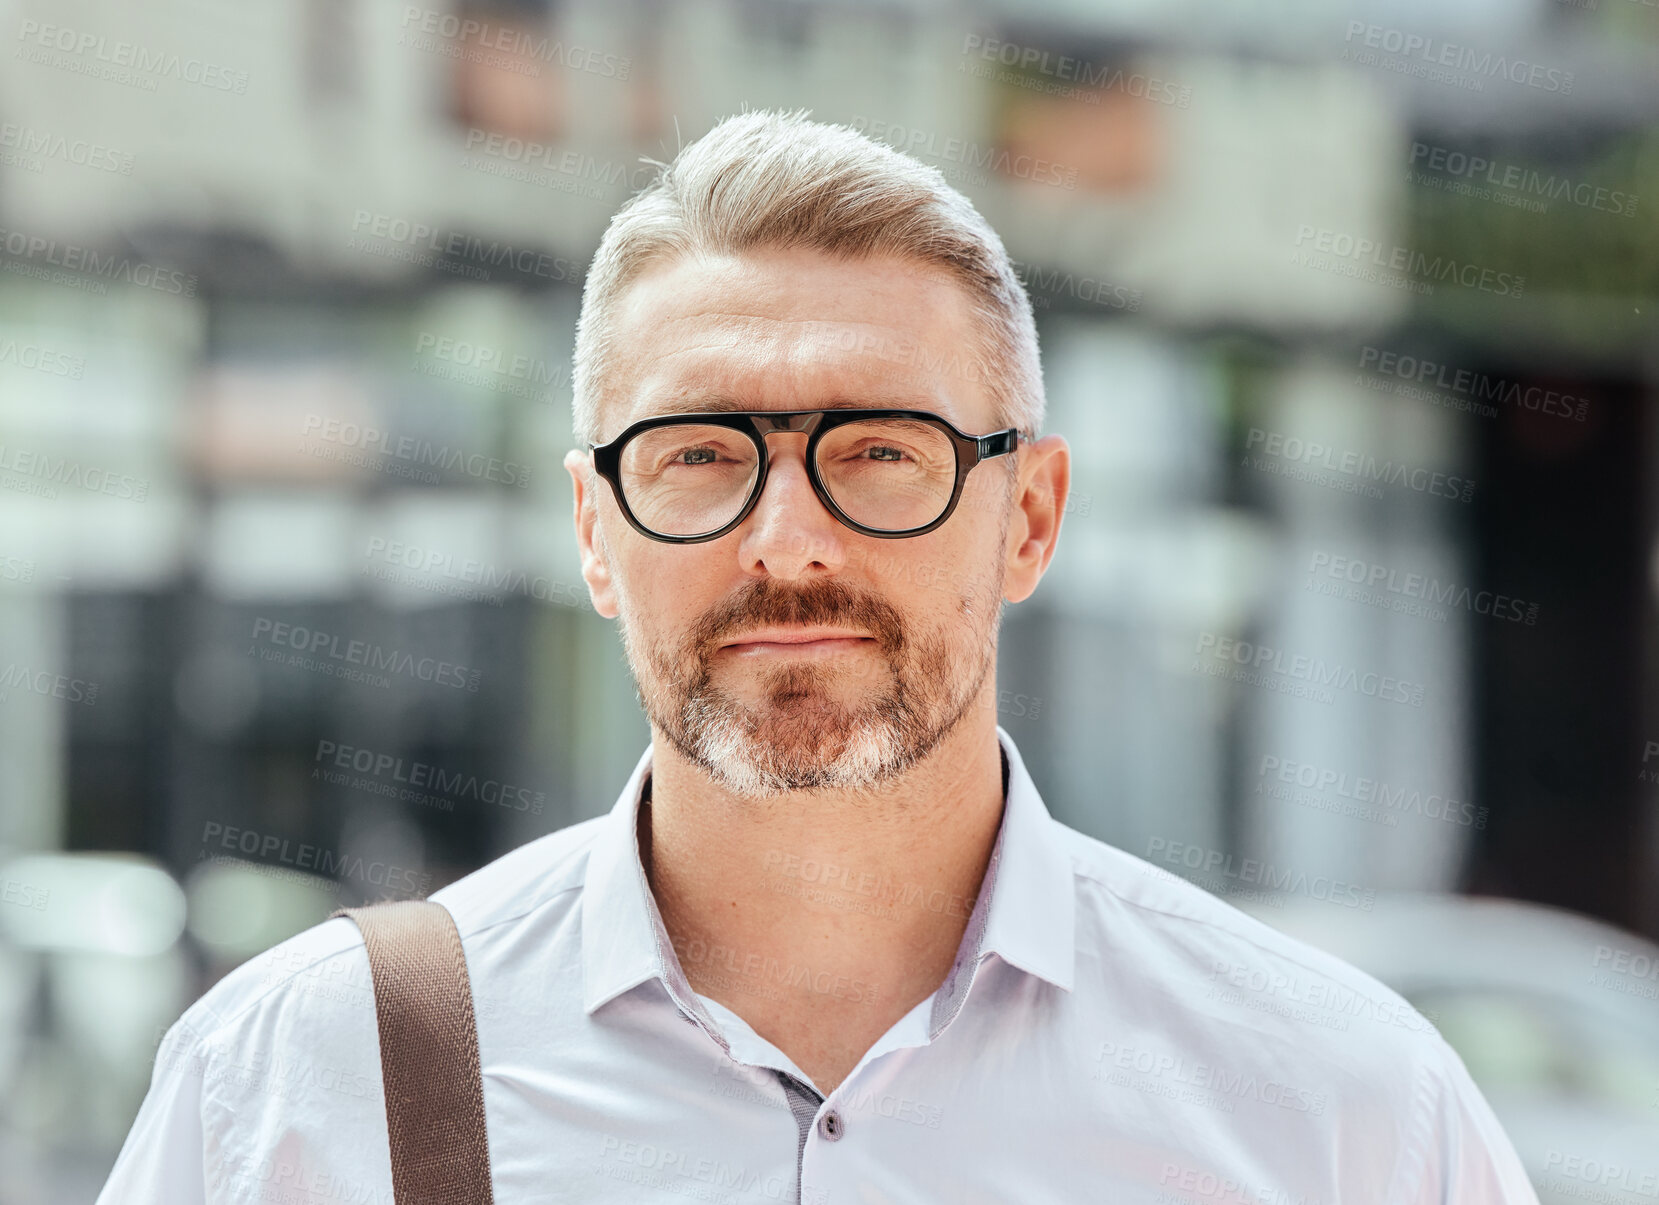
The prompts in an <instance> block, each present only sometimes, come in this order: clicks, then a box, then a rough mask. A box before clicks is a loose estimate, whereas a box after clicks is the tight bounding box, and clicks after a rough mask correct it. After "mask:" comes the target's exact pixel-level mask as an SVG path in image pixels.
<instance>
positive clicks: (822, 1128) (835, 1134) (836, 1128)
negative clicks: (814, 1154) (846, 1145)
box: [818, 1109, 847, 1142]
mask: <svg viewBox="0 0 1659 1205" xmlns="http://www.w3.org/2000/svg"><path fill="white" fill-rule="evenodd" d="M818 1132H819V1133H820V1134H822V1135H823V1136H824V1137H825V1138H827V1139H828V1140H829V1141H831V1142H839V1141H841V1135H842V1134H845V1133H846V1132H847V1123H846V1122H844V1121H842V1120H841V1114H839V1113H837V1112H836V1111H835V1110H834V1109H831V1110H830V1111H829V1112H828V1113H825V1114H824V1115H823V1116H822V1117H820V1118H819V1119H818Z"/></svg>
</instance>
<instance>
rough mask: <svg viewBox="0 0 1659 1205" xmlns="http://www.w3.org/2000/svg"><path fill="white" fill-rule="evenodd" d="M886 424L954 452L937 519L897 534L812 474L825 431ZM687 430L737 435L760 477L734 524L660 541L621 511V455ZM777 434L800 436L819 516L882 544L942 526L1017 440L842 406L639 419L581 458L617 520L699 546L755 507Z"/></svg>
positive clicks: (915, 414)
mask: <svg viewBox="0 0 1659 1205" xmlns="http://www.w3.org/2000/svg"><path fill="white" fill-rule="evenodd" d="M888 418H896V419H909V420H914V421H917V422H922V423H926V424H928V425H929V426H932V427H935V428H938V429H939V430H942V431H944V433H945V434H946V435H948V436H949V437H950V440H951V444H952V446H953V447H954V449H955V452H956V479H955V481H954V482H953V483H952V484H951V492H950V501H949V502H947V503H946V504H945V509H944V510H943V511H941V512H940V514H939V517H938V518H936V519H934V520H933V521H932V522H931V523H926V524H923V525H922V526H921V527H908V528H905V529H903V530H899V531H893V530H888V529H886V528H878V527H866V526H865V525H864V524H862V523H859V522H858V521H857V520H855V519H853V517H852V516H851V515H849V514H847V512H846V511H844V510H842V509H841V507H840V506H838V505H836V502H835V499H834V498H833V497H832V496H831V495H830V492H829V489H828V487H826V486H825V485H824V482H823V479H822V478H821V477H820V476H819V475H818V456H817V453H818V443H819V441H820V440H821V439H823V437H824V435H825V434H826V433H827V432H829V431H833V430H834V429H835V428H837V427H842V426H845V425H847V424H848V423H854V422H863V421H865V420H867V419H888ZM691 424H698V425H703V426H714V427H725V428H727V429H728V430H732V431H739V432H742V433H743V434H745V435H747V436H748V437H749V440H750V442H751V443H753V444H754V445H755V448H756V450H757V451H758V453H759V455H760V472H759V473H757V474H756V475H755V483H754V485H753V486H752V487H750V491H749V498H748V501H746V502H745V503H744V504H743V507H742V509H741V510H739V511H738V512H737V517H736V518H734V519H733V520H732V521H731V522H729V523H727V524H726V525H725V526H724V527H721V528H718V529H717V530H715V531H711V532H706V533H704V534H702V535H695V536H670V535H664V534H663V533H661V532H658V531H652V530H651V529H650V528H649V527H647V526H645V524H644V523H642V522H640V521H639V519H638V518H636V517H635V515H634V512H633V509H632V508H631V507H630V506H629V505H628V497H627V493H626V491H625V490H624V489H623V488H622V472H621V465H622V449H623V446H624V445H626V444H627V442H628V441H629V440H631V439H633V438H634V436H636V435H639V434H641V433H642V432H645V431H650V430H654V429H655V428H657V427H667V426H677V425H691ZM779 431H783V432H795V433H801V434H804V435H805V436H806V437H807V440H806V455H805V463H806V474H807V480H808V481H810V482H811V483H812V492H813V493H815V494H817V495H818V501H820V502H822V503H823V504H824V509H825V510H827V511H829V513H830V514H832V515H834V516H835V518H836V519H837V520H839V521H840V522H841V524H842V525H843V526H846V527H849V528H851V529H852V530H853V531H856V532H858V533H859V534H860V535H866V536H874V537H876V538H877V539H882V540H903V539H909V538H910V537H912V536H921V535H926V534H927V533H928V532H930V531H932V530H934V529H935V528H937V527H938V526H939V525H940V524H942V523H944V521H945V520H946V519H948V518H950V517H951V514H952V513H953V512H954V511H955V510H956V504H957V503H958V502H960V501H961V500H962V487H963V485H964V484H966V482H967V480H968V474H969V473H971V472H972V471H973V470H974V468H975V467H976V466H977V465H979V464H980V463H981V462H982V461H986V460H989V459H991V458H992V457H995V456H1004V455H1007V454H1008V453H1010V452H1013V451H1015V450H1016V449H1017V448H1018V447H1019V441H1020V440H1021V439H1022V438H1023V436H1021V435H1020V431H1019V428H1018V427H1007V428H1004V429H1003V430H1001V431H993V432H991V433H990V434H989V435H969V434H967V433H966V432H965V431H962V430H961V429H959V428H958V427H957V426H956V424H955V423H953V422H951V421H950V420H949V419H948V418H945V417H944V416H943V415H939V414H934V413H933V412H932V411H929V410H894V409H890V408H887V407H874V408H867V409H855V408H852V407H846V406H835V407H831V408H828V409H821V410H716V411H709V412H697V413H688V414H659V415H656V416H655V417H652V418H643V419H641V420H640V421H639V422H637V423H633V424H631V425H630V426H628V427H627V428H625V429H624V430H623V432H622V433H621V434H620V435H618V436H617V437H616V438H615V439H613V440H610V441H609V442H608V443H602V444H589V445H588V454H589V455H590V456H592V458H593V467H594V471H595V472H597V473H598V474H599V475H600V476H601V477H603V478H604V479H605V480H606V481H607V482H609V483H610V487H611V496H612V497H613V498H615V499H616V504H617V506H618V507H619V508H620V509H621V511H622V517H623V518H624V519H626V520H627V521H628V525H629V526H630V527H632V528H633V529H634V530H635V531H637V532H639V533H640V535H642V536H645V537H647V538H648V539H652V540H658V541H660V542H662V543H664V544H702V543H705V542H707V541H709V540H718V539H719V538H720V537H721V536H723V535H727V534H729V533H730V532H732V531H733V530H735V529H736V528H737V527H738V525H739V524H741V523H742V522H743V520H745V519H747V518H748V517H749V515H750V514H751V513H753V511H754V509H755V507H756V506H757V505H759V503H760V496H761V494H762V492H763V491H764V490H765V489H766V477H767V473H768V472H769V470H770V469H771V463H772V458H771V449H770V447H769V446H768V445H767V443H766V437H767V436H768V435H771V434H773V433H775V432H779Z"/></svg>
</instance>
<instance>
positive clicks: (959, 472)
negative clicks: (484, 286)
mask: <svg viewBox="0 0 1659 1205" xmlns="http://www.w3.org/2000/svg"><path fill="white" fill-rule="evenodd" d="M774 431H796V432H801V433H803V434H804V435H806V437H807V441H806V470H807V479H808V480H809V481H811V482H812V490H813V492H814V493H815V494H817V495H818V500H819V501H820V502H822V503H823V504H824V507H825V509H826V510H828V511H829V512H830V514H832V515H834V516H835V517H836V518H837V519H839V520H840V521H841V522H842V523H845V524H846V525H847V526H848V527H850V528H852V529H853V530H854V531H856V532H861V533H862V534H864V535H867V536H879V537H881V538H883V539H902V538H903V537H905V536H919V535H922V534H924V533H925V532H929V531H932V530H933V529H934V528H935V527H938V526H939V525H940V524H941V523H943V522H944V521H945V520H946V519H948V518H950V516H951V512H952V511H954V510H955V509H956V503H957V501H958V500H959V499H960V498H961V497H962V485H963V483H964V482H965V481H966V480H967V479H968V473H969V472H971V471H972V469H973V467H974V466H975V465H976V464H978V463H979V462H980V461H982V460H988V459H990V458H991V457H993V456H1003V455H1006V454H1007V453H1009V452H1012V451H1013V450H1014V449H1015V447H1016V446H1018V442H1019V429H1018V428H1017V427H1009V428H1008V429H1007V430H1004V431H997V432H994V433H992V434H990V435H967V434H965V433H963V432H962V431H959V430H957V429H956V427H955V426H953V425H952V424H951V423H950V422H949V421H948V420H946V419H943V418H941V417H939V416H938V415H937V414H931V413H929V412H928V411H925V410H888V409H873V410H852V409H842V408H839V407H838V408H836V409H831V410H738V411H722V412H718V413H712V414H665V415H662V416H661V417H658V418H647V419H642V420H641V421H639V422H637V423H634V424H633V425H632V426H630V427H629V428H628V429H627V430H625V431H623V432H622V434H621V435H619V436H617V437H616V438H615V439H613V440H611V441H610V442H609V443H604V444H589V445H588V450H589V451H590V452H591V453H592V454H593V467H594V469H595V471H597V472H598V473H599V475H600V476H601V477H603V478H604V479H605V480H606V481H608V482H610V483H611V492H612V493H613V494H615V496H616V500H617V504H618V505H619V506H620V507H621V508H622V515H623V517H624V518H626V519H627V520H628V522H629V523H630V524H631V525H632V526H633V528H634V530H635V531H637V532H639V533H640V534H641V535H645V536H649V537H651V538H652V539H653V540H662V541H664V542H666V543H670V544H699V543H702V542H703V541H704V540H714V539H718V538H719V537H721V536H723V535H725V534H726V533H727V532H729V531H731V530H732V529H733V528H734V527H736V526H737V525H738V524H739V523H741V522H743V520H744V519H746V518H748V516H749V512H750V511H752V510H754V509H755V504H756V503H757V502H759V501H760V494H761V491H762V490H763V489H765V488H766V472H767V469H768V467H769V465H770V458H769V455H768V452H767V447H766V436H767V435H768V434H770V433H772V432H774Z"/></svg>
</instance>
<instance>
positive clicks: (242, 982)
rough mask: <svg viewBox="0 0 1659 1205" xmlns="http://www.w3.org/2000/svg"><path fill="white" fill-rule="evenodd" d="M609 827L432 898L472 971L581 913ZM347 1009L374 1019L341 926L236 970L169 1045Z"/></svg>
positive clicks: (497, 865)
mask: <svg viewBox="0 0 1659 1205" xmlns="http://www.w3.org/2000/svg"><path fill="white" fill-rule="evenodd" d="M603 820H604V817H603V816H600V817H595V818H594V819H591V820H584V821H581V822H580V823H577V824H574V825H571V826H569V827H567V828H563V829H559V830H558V831H556V832H552V833H548V834H547V835H545V836H543V837H538V838H537V839H535V840H534V841H530V842H527V843H526V844H524V845H521V846H519V847H518V848H517V849H514V850H512V851H510V852H508V853H506V854H503V855H502V856H501V857H499V858H496V859H495V860H494V861H492V862H489V863H486V864H485V865H484V866H481V867H479V868H478V869H477V870H475V871H473V872H472V873H470V874H468V875H466V876H464V877H463V878H460V879H457V880H456V881H455V882H453V883H450V884H449V885H448V886H446V887H443V888H441V889H440V890H438V891H435V892H433V893H432V895H431V896H430V897H428V898H430V899H432V900H434V901H436V902H438V903H440V904H443V905H444V906H445V907H446V908H448V909H449V911H450V913H451V914H452V915H453V916H454V917H455V924H456V928H457V929H458V930H459V932H460V934H461V942H462V945H463V947H464V948H466V950H467V955H468V962H469V964H475V962H476V959H475V946H477V945H479V944H481V943H483V942H486V941H488V940H489V939H490V937H491V936H492V935H496V934H498V933H499V931H501V930H509V931H510V930H511V929H512V928H513V925H514V922H517V921H523V920H526V919H528V918H531V917H534V916H537V915H539V914H543V913H546V912H548V911H550V910H558V909H561V908H563V909H570V910H572V911H574V907H575V904H576V901H577V900H578V899H579V898H580V891H581V887H582V883H583V880H584V877H585V875H586V869H587V853H588V850H589V848H590V847H591V845H592V843H593V840H594V839H595V837H596V836H597V835H598V833H599V826H600V825H601V823H602V822H603ZM342 1008H344V1009H348V1010H352V1011H357V1012H362V1011H367V1012H371V1013H372V1010H373V995H372V983H371V979H370V976H369V964H368V956H367V951H366V950H365V949H364V945H363V935H362V932H361V931H360V930H359V929H358V927H357V926H356V924H354V923H353V922H352V921H351V920H350V919H349V918H347V917H335V918H332V919H330V920H326V921H323V922H321V923H319V924H316V925H312V926H311V927H310V928H308V929H305V930H303V931H301V932H299V933H297V934H295V935H294V936H293V937H290V938H288V939H287V940H286V941H282V942H279V943H278V944H277V945H275V946H272V947H271V948H270V949H269V950H266V951H265V952H264V953H262V954H258V955H256V956H254V957H253V958H251V959H249V960H248V961H247V962H244V963H243V964H242V965H240V966H238V967H237V968H235V969H234V970H232V971H231V972H230V973H229V974H227V975H226V976H225V977H224V978H222V979H220V980H219V981H218V982H217V983H215V984H214V985H213V986H212V987H211V988H209V989H208V991H207V992H206V993H204V994H203V995H202V996H201V998H200V999H198V1000H197V1001H196V1002H195V1003H194V1004H193V1005H191V1006H190V1008H188V1009H187V1010H186V1011H185V1012H184V1014H183V1015H182V1016H181V1017H180V1018H179V1020H178V1021H177V1022H176V1023H175V1025H174V1027H173V1028H174V1030H176V1031H178V1032H177V1033H176V1034H175V1033H174V1032H173V1031H169V1035H168V1041H169V1043H170V1045H173V1046H178V1045H181V1044H183V1043H184V1042H186V1041H193V1042H205V1043H207V1044H208V1045H210V1046H211V1045H213V1044H215V1040H216V1039H224V1038H227V1037H228V1036H229V1033H230V1031H232V1030H235V1029H239V1028H246V1027H247V1026H249V1025H253V1026H255V1027H259V1026H268V1025H270V1024H272V1023H273V1021H274V1020H276V1019H278V1018H283V1017H286V1018H288V1019H297V1018H298V1017H299V1016H301V1015H304V1016H307V1017H310V1018H314V1019H316V1020H317V1021H318V1022H319V1023H322V1022H324V1021H325V1020H326V1019H328V1018H331V1017H335V1016H337V1014H338V1010H340V1009H342Z"/></svg>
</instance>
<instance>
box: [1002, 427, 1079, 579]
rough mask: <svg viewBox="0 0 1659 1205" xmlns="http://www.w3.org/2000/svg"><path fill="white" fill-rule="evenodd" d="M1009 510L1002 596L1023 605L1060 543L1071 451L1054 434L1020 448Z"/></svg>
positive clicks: (1069, 476) (1069, 481) (1069, 480)
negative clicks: (1017, 471) (1010, 511)
mask: <svg viewBox="0 0 1659 1205" xmlns="http://www.w3.org/2000/svg"><path fill="white" fill-rule="evenodd" d="M1016 455H1017V456H1019V458H1020V470H1019V476H1018V478H1017V480H1016V481H1015V484H1014V509H1013V512H1012V514H1010V515H1009V518H1008V546H1007V548H1006V550H1005V555H1006V556H1007V575H1006V577H1005V578H1004V580H1003V587H1002V596H1003V598H1005V599H1006V600H1007V601H1009V602H1011V603H1017V602H1024V601H1025V600H1026V599H1027V598H1030V597H1031V594H1032V592H1033V591H1034V590H1036V589H1037V583H1038V582H1039V581H1041V580H1042V576H1043V571H1044V570H1045V569H1047V568H1048V563H1049V561H1050V560H1052V559H1053V557H1054V550H1055V548H1056V547H1058V545H1059V542H1060V518H1061V516H1062V515H1063V514H1064V513H1065V509H1066V494H1067V491H1069V490H1070V489H1071V448H1070V447H1068V446H1067V444H1066V441H1065V440H1064V439H1062V438H1060V436H1058V435H1045V436H1043V438H1041V439H1039V440H1037V441H1036V442H1034V443H1021V444H1020V445H1019V451H1018V452H1017V453H1016Z"/></svg>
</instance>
